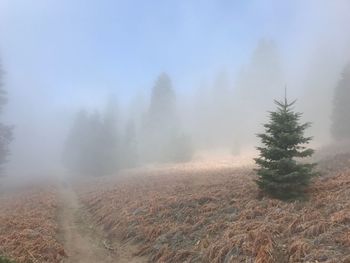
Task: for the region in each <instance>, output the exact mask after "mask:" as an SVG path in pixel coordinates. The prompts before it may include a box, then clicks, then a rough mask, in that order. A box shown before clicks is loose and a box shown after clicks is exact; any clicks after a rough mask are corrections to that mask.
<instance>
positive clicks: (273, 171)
mask: <svg viewBox="0 0 350 263" xmlns="http://www.w3.org/2000/svg"><path fill="white" fill-rule="evenodd" d="M275 104H276V105H277V110H276V111H274V112H270V121H269V123H267V124H265V125H264V127H265V133H264V134H258V135H257V136H258V137H259V138H260V139H261V142H262V143H263V144H264V145H265V147H257V149H258V150H259V151H260V156H259V158H256V159H255V162H256V164H257V165H258V166H259V168H258V169H256V171H257V174H258V179H257V180H256V183H257V184H258V186H259V188H260V189H261V190H263V191H265V192H267V193H268V194H270V195H271V196H273V197H276V198H280V199H290V198H298V197H300V196H302V195H303V192H304V190H305V188H306V187H307V186H308V185H309V182H310V179H311V177H313V176H314V175H315V172H314V171H313V168H314V166H315V164H314V163H298V162H297V160H296V159H297V158H304V157H309V156H311V155H312V154H313V153H314V150H312V149H309V148H306V147H305V146H303V145H305V144H308V143H309V142H310V140H311V139H312V137H305V136H304V131H305V130H306V129H307V128H309V127H310V126H311V123H309V122H308V123H304V124H300V118H301V116H302V114H301V113H296V112H294V111H293V108H292V106H293V105H294V104H295V101H293V102H292V103H288V101H287V98H286V97H285V99H284V101H283V102H279V101H275Z"/></svg>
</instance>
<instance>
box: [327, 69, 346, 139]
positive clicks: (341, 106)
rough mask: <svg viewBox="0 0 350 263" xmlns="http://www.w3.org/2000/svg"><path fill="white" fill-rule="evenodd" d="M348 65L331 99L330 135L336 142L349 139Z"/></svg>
mask: <svg viewBox="0 0 350 263" xmlns="http://www.w3.org/2000/svg"><path fill="white" fill-rule="evenodd" d="M349 100H350V64H348V65H347V66H346V67H345V69H344V71H343V74H342V78H341V80H340V81H339V83H338V85H337V87H336V89H335V92H334V98H333V116H332V128H331V129H332V135H333V137H334V138H335V139H336V140H348V139H350V107H349Z"/></svg>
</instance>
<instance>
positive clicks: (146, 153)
mask: <svg viewBox="0 0 350 263" xmlns="http://www.w3.org/2000/svg"><path fill="white" fill-rule="evenodd" d="M142 136H143V138H142V140H141V141H142V147H141V152H142V157H143V159H144V161H146V162H183V161H188V160H190V159H191V158H192V154H193V150H192V145H191V142H190V138H189V137H188V136H186V135H183V132H182V130H181V125H180V122H179V120H178V116H177V112H176V96H175V92H174V90H173V87H172V83H171V79H170V77H169V76H168V75H167V74H165V73H162V74H161V75H160V76H159V77H158V79H157V81H156V83H155V85H154V87H153V90H152V95H151V101H150V106H149V109H148V112H147V114H146V116H145V120H144V123H143V131H142Z"/></svg>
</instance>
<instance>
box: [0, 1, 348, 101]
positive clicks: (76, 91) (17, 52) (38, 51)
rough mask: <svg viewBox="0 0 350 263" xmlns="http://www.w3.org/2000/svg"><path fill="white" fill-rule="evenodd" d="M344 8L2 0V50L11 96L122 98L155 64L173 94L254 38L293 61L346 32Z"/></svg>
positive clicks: (227, 63) (242, 59)
mask: <svg viewBox="0 0 350 263" xmlns="http://www.w3.org/2000/svg"><path fill="white" fill-rule="evenodd" d="M349 11H350V9H349V2H348V1H347V0H335V1H328V0H306V1H302V0H287V1H276V0H252V1H243V0H241V1H238V0H236V1H233V0H231V1H230V0H203V1H195V0H180V1H161V0H153V1H147V2H146V1H141V0H139V1H135V0H131V1H130V0H129V1H127V0H123V1H121V0H100V1H95V0H94V1H93V0H74V1H72V0H60V1H57V0H1V1H0V55H1V57H2V60H3V63H4V66H5V69H6V71H7V73H8V74H7V79H6V82H7V84H8V85H7V86H8V87H9V92H10V95H11V97H12V98H13V99H14V100H16V101H20V100H25V103H28V102H27V100H28V99H29V98H32V97H34V99H33V100H32V104H35V102H36V101H38V100H39V97H42V98H49V99H50V106H52V105H58V106H59V107H61V106H67V107H69V106H71V105H75V104H78V105H80V104H84V103H86V104H89V103H91V104H94V103H95V102H99V101H102V100H104V98H105V97H106V96H107V95H108V94H109V93H115V94H116V95H117V96H118V97H119V100H120V102H121V103H122V104H123V103H124V102H125V103H126V102H127V101H129V100H130V98H131V97H132V96H133V95H134V94H138V93H140V92H142V93H144V94H146V95H147V94H149V90H150V89H151V87H152V85H153V83H154V80H155V78H156V77H157V75H158V74H159V73H160V72H162V71H166V72H168V73H169V74H170V76H171V77H172V79H173V81H174V84H175V87H176V89H177V91H178V92H180V93H186V92H188V91H189V90H193V89H195V88H197V87H198V86H199V84H200V83H201V81H202V80H203V79H204V80H206V81H211V80H212V78H213V77H214V76H215V74H217V72H219V71H220V70H222V69H226V70H228V71H229V72H230V73H234V72H235V71H238V70H239V69H240V67H241V66H242V65H243V64H246V63H248V62H249V58H250V56H251V54H252V52H253V50H254V48H255V46H256V45H257V42H258V40H259V39H261V38H270V39H272V40H274V41H275V42H276V44H277V46H278V47H279V49H280V51H281V57H282V59H283V60H284V62H285V63H286V64H288V63H289V64H293V63H292V62H293V59H294V60H295V57H298V55H299V57H305V58H306V56H304V55H305V54H303V52H304V53H305V51H307V50H308V48H309V51H312V50H313V49H315V47H314V46H313V44H314V43H322V44H325V45H333V44H334V43H333V42H335V41H334V39H337V36H338V35H344V33H346V32H347V30H348V28H347V23H346V22H348V20H349V19H348V18H349V16H348V13H349ZM342 19H343V20H344V21H345V22H344V21H342ZM339 25H341V26H340V27H339ZM337 42H339V43H342V41H337ZM344 45H347V43H346V42H344ZM310 46H311V48H310ZM334 49H340V48H339V46H337V48H334ZM300 54H303V56H301V55H300ZM294 64H295V63H294ZM302 64H303V63H300V59H299V58H298V64H297V66H296V67H300V66H301V65H302ZM232 75H234V74H232ZM34 95H36V96H34ZM36 97H37V98H36ZM23 98H25V99H23Z"/></svg>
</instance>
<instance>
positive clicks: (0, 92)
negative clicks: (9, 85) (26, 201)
mask: <svg viewBox="0 0 350 263" xmlns="http://www.w3.org/2000/svg"><path fill="white" fill-rule="evenodd" d="M3 75H4V73H3V71H2V67H1V62H0V113H2V111H3V108H4V106H5V105H6V103H7V93H6V91H5V90H4V89H3ZM12 140H13V127H12V126H9V125H5V124H3V123H0V166H2V165H3V164H4V163H6V162H7V157H8V155H9V154H10V149H9V144H10V142H11V141H12ZM0 168H2V167H0Z"/></svg>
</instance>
